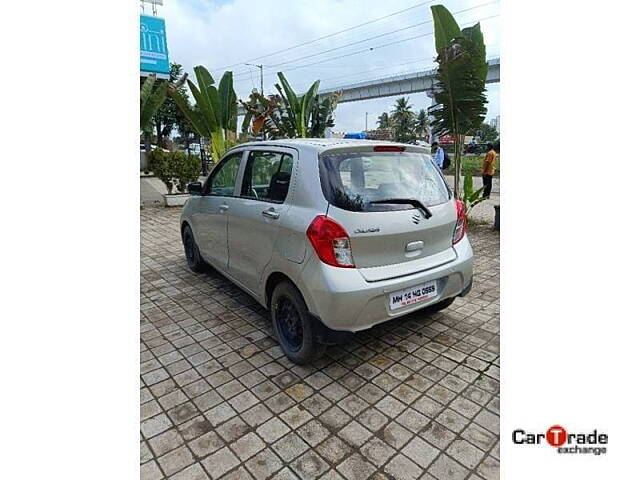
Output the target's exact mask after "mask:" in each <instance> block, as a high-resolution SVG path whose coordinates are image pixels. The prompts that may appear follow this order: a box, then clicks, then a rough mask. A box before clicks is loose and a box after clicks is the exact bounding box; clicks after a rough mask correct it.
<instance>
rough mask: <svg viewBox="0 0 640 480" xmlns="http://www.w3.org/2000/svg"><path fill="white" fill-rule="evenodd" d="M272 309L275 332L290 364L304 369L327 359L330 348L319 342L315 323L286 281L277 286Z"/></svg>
mask: <svg viewBox="0 0 640 480" xmlns="http://www.w3.org/2000/svg"><path fill="white" fill-rule="evenodd" d="M270 309H271V320H272V322H273V331H274V333H275V335H276V337H277V339H278V342H279V343H280V348H282V351H283V352H284V354H285V355H286V356H287V357H288V358H289V360H291V361H292V362H293V363H297V364H299V365H302V364H305V363H309V362H312V361H313V360H316V359H318V358H320V357H321V356H322V355H324V352H325V350H326V349H327V346H326V345H323V344H321V343H318V342H316V340H315V336H314V331H313V319H312V317H311V315H310V314H309V310H308V309H307V304H306V303H305V301H304V298H302V295H301V294H300V292H299V291H298V289H297V288H296V287H295V286H294V285H293V284H291V283H290V282H286V281H285V282H280V283H279V284H278V285H276V288H275V289H274V290H273V293H272V294H271V301H270Z"/></svg>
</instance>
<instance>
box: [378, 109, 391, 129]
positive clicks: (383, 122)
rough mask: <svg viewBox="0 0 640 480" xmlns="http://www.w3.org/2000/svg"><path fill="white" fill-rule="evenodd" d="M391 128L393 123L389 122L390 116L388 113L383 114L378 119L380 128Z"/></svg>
mask: <svg viewBox="0 0 640 480" xmlns="http://www.w3.org/2000/svg"><path fill="white" fill-rule="evenodd" d="M389 127H391V121H390V120H389V114H388V113H387V112H382V115H380V116H379V117H378V128H380V129H383V128H389Z"/></svg>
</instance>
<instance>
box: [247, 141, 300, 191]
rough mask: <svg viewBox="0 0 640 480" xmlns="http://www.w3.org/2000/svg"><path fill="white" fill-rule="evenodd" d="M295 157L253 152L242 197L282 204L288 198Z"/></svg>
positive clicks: (285, 154)
mask: <svg viewBox="0 0 640 480" xmlns="http://www.w3.org/2000/svg"><path fill="white" fill-rule="evenodd" d="M292 169H293V157H292V156H291V155H290V154H288V153H282V152H262V151H253V152H251V153H250V154H249V159H248V160H247V167H246V168H245V172H244V177H243V179H242V191H241V192H240V195H241V196H243V197H247V198H253V199H256V200H264V201H268V202H276V203H282V202H284V200H285V198H286V197H287V193H288V191H289V183H290V181H291V171H292Z"/></svg>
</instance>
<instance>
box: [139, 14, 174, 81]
mask: <svg viewBox="0 0 640 480" xmlns="http://www.w3.org/2000/svg"><path fill="white" fill-rule="evenodd" d="M169 70H170V67H169V51H168V50H167V34H166V30H165V27H164V18H160V17H150V16H148V15H140V71H141V72H150V73H169Z"/></svg>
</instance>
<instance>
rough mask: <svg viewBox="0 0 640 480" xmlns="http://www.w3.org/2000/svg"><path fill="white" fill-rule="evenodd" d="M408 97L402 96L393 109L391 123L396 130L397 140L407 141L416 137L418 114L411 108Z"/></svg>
mask: <svg viewBox="0 0 640 480" xmlns="http://www.w3.org/2000/svg"><path fill="white" fill-rule="evenodd" d="M411 108H412V106H411V105H409V98H408V97H400V98H398V99H397V100H396V104H395V106H394V108H393V110H392V111H391V115H390V117H389V118H390V119H391V125H392V127H393V129H394V131H395V140H396V141H397V142H403V143H406V142H408V141H410V140H411V139H413V138H415V120H416V114H415V112H413V111H412V110H411Z"/></svg>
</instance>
